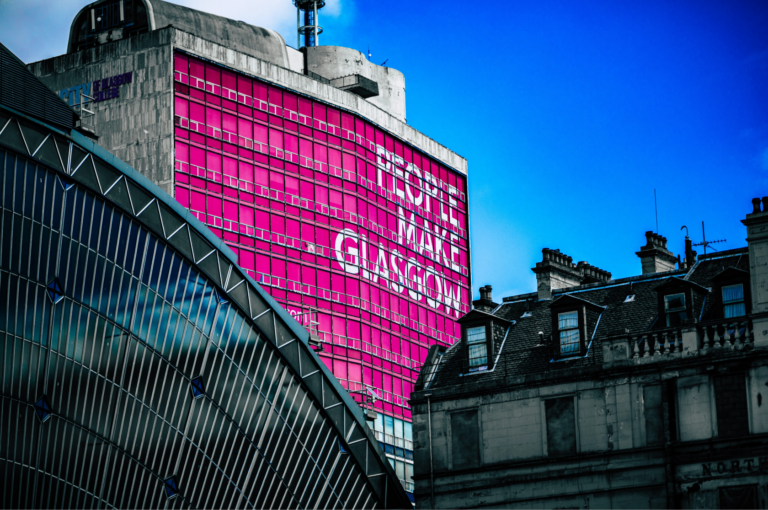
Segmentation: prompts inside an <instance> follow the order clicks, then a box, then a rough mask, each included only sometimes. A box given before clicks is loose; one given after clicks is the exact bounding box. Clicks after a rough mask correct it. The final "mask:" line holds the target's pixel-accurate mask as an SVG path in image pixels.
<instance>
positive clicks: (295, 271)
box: [287, 262, 301, 282]
mask: <svg viewBox="0 0 768 510" xmlns="http://www.w3.org/2000/svg"><path fill="white" fill-rule="evenodd" d="M300 269H301V266H299V264H297V263H295V262H288V275H287V278H288V279H289V280H293V281H294V282H298V281H299V280H300V278H301V277H300Z"/></svg>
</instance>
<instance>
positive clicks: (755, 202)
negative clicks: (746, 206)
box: [752, 198, 760, 214]
mask: <svg viewBox="0 0 768 510" xmlns="http://www.w3.org/2000/svg"><path fill="white" fill-rule="evenodd" d="M759 212H760V199H759V198H753V199H752V214H758V213H759Z"/></svg>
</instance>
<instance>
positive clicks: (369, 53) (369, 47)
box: [368, 44, 371, 60]
mask: <svg viewBox="0 0 768 510" xmlns="http://www.w3.org/2000/svg"><path fill="white" fill-rule="evenodd" d="M368 60H371V45H370V44H369V45H368Z"/></svg>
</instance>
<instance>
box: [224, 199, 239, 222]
mask: <svg viewBox="0 0 768 510" xmlns="http://www.w3.org/2000/svg"><path fill="white" fill-rule="evenodd" d="M224 218H225V219H227V220H231V221H238V218H237V203H235V202H230V201H229V200H225V201H224Z"/></svg>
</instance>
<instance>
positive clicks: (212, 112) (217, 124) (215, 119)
mask: <svg viewBox="0 0 768 510" xmlns="http://www.w3.org/2000/svg"><path fill="white" fill-rule="evenodd" d="M205 124H206V125H207V126H208V127H212V128H216V129H221V110H217V109H215V108H211V107H207V108H206V109H205Z"/></svg>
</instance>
